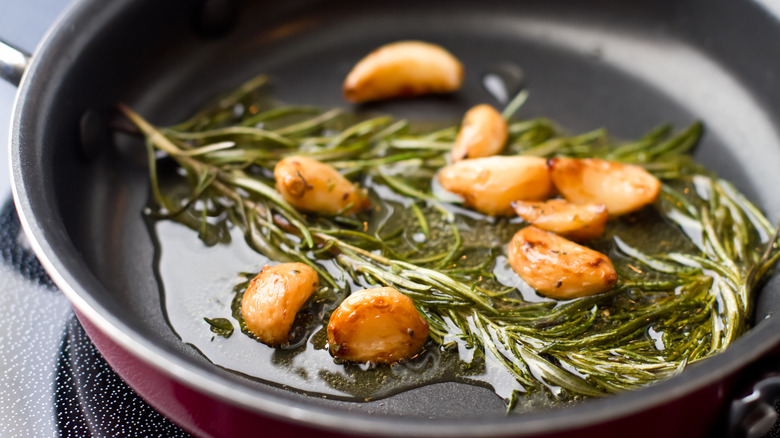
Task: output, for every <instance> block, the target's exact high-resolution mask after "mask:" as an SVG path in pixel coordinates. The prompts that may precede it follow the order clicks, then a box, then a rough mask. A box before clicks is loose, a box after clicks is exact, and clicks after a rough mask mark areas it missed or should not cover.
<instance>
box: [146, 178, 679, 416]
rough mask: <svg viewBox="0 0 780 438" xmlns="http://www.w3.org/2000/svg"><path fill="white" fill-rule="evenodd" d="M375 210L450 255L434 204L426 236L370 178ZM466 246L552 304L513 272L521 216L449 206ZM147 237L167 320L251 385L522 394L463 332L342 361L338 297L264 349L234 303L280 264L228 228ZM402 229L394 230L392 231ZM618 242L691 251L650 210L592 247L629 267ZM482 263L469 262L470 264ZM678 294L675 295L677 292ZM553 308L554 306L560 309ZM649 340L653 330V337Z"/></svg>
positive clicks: (308, 311) (166, 227) (547, 391)
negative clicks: (389, 359) (331, 337)
mask: <svg viewBox="0 0 780 438" xmlns="http://www.w3.org/2000/svg"><path fill="white" fill-rule="evenodd" d="M364 184H366V185H367V186H369V187H371V189H372V197H373V201H374V205H375V208H374V209H373V210H372V211H371V212H370V213H369V214H367V215H366V216H364V217H362V218H361V220H362V223H363V224H364V225H363V226H364V227H365V229H366V230H368V231H370V232H372V231H374V230H376V228H378V227H379V226H380V224H381V227H382V229H383V233H387V234H395V235H398V239H399V240H402V241H405V242H406V245H408V246H409V247H414V246H415V245H417V244H419V243H420V242H421V241H424V242H425V244H426V248H428V249H427V250H428V251H431V252H434V253H435V252H440V251H441V250H442V249H444V248H447V247H448V245H449V244H450V241H451V240H452V236H451V235H450V234H449V233H450V232H449V231H447V230H448V227H449V224H450V223H449V222H448V221H447V216H446V215H445V214H442V213H441V212H438V213H437V212H436V209H435V208H433V207H432V206H430V205H428V206H426V205H423V206H422V209H423V211H424V212H425V215H426V217H428V221H429V227H430V231H429V233H428V235H427V236H424V235H422V233H421V230H420V229H419V224H418V223H417V222H415V220H414V219H413V214H412V212H411V210H410V203H411V202H414V201H412V200H410V199H407V198H405V197H403V196H399V195H397V194H395V193H394V192H392V191H391V190H390V189H389V188H387V187H385V186H382V185H381V184H376V183H372V182H371V181H370V180H367V181H364ZM445 208H446V210H448V213H449V214H450V215H451V216H450V219H451V220H453V223H455V224H456V225H457V226H458V229H459V230H460V233H461V237H462V239H463V247H464V251H463V253H462V254H463V256H461V257H460V259H459V260H458V261H457V263H460V264H461V265H469V264H472V265H473V264H479V263H480V262H481V260H480V259H481V258H484V257H487V256H488V255H489V254H491V253H492V254H493V256H494V260H493V262H492V263H490V265H489V266H488V268H487V269H488V270H489V271H490V272H491V273H492V278H491V279H490V280H489V281H490V282H492V283H493V285H494V286H497V287H502V288H506V287H510V288H513V289H514V290H515V291H514V292H513V294H515V296H516V297H517V298H522V299H523V300H525V301H527V302H541V301H549V302H551V303H555V302H554V301H552V300H550V299H548V298H544V297H542V296H540V295H538V294H537V293H536V292H535V291H534V290H533V289H532V288H530V287H529V286H528V285H527V284H525V282H523V280H522V279H520V278H519V277H518V276H517V275H516V274H515V273H514V272H513V271H512V269H511V267H510V266H509V264H508V262H507V259H506V246H507V243H508V242H509V240H510V239H511V237H512V235H513V234H514V233H515V232H516V231H517V230H519V229H520V228H522V227H523V226H525V225H524V224H523V222H522V221H521V220H520V219H519V218H515V219H495V218H487V217H484V216H481V215H479V214H475V213H473V212H471V211H468V210H465V209H463V208H461V207H459V206H457V205H445ZM150 230H151V232H152V233H153V234H154V237H155V239H156V242H157V244H158V247H157V250H158V256H157V273H158V276H159V282H160V286H161V291H162V294H163V297H164V299H163V303H164V307H165V309H164V310H165V313H166V315H167V318H168V321H169V323H170V325H171V327H172V328H173V330H174V331H175V332H176V333H177V334H178V336H179V337H180V338H181V340H182V341H183V342H185V343H187V344H189V345H191V346H192V347H193V348H196V349H197V350H198V351H199V352H200V353H201V354H203V355H204V356H205V357H206V358H208V359H209V360H210V361H211V362H213V363H214V364H215V365H217V366H220V367H223V368H225V369H228V370H231V371H233V372H236V373H240V374H243V375H245V376H249V377H251V378H254V379H258V380H261V381H263V382H267V383H269V384H272V385H277V386H280V387H284V388H286V389H290V390H294V391H299V392H302V393H307V394H311V395H312V396H317V397H325V398H333V399H339V400H353V401H364V400H374V399H379V398H383V397H387V396H391V395H393V394H396V393H399V392H402V391H405V390H409V389H412V388H416V387H420V386H423V385H428V384H432V383H438V382H443V381H458V382H465V383H470V384H474V385H479V386H483V387H488V388H490V389H492V390H493V391H494V392H495V393H496V394H497V396H498V397H501V398H503V399H505V400H508V399H509V398H510V397H511V396H512V394H513V392H515V391H519V392H525V390H524V389H523V388H522V386H521V385H520V384H518V383H517V382H516V381H515V379H514V378H513V377H512V375H511V374H510V373H509V372H508V371H507V370H506V369H505V368H504V366H503V365H501V364H500V363H499V362H498V361H497V360H496V359H494V358H492V357H491V356H490V354H489V353H487V354H486V353H483V352H481V351H475V349H474V348H471V346H470V345H467V344H466V343H465V342H464V341H462V340H461V339H460V338H459V337H458V336H457V335H458V333H459V331H458V329H457V328H455V327H453V330H452V335H450V336H447V337H446V338H445V340H444V341H445V342H444V345H443V346H442V345H438V344H436V343H434V342H432V341H430V340H429V341H428V343H427V344H426V346H425V349H424V351H423V352H422V353H420V354H419V355H417V356H416V357H414V358H413V359H411V360H409V361H406V362H403V363H399V364H395V365H392V366H388V365H380V366H372V365H364V364H351V363H347V364H345V363H342V362H340V361H339V360H336V359H334V358H333V357H332V356H331V355H330V353H329V351H328V348H327V342H326V330H325V326H326V325H327V319H328V317H329V314H330V311H332V310H333V309H334V308H335V307H336V306H337V305H338V301H339V298H338V296H337V295H338V294H335V293H334V292H333V291H320V294H318V295H317V297H316V298H314V299H312V300H310V302H309V303H308V304H307V306H306V308H305V309H304V311H303V314H304V315H305V317H303V318H299V320H298V321H297V322H296V330H297V332H298V335H297V336H296V337H295V338H296V339H295V340H294V342H293V343H292V344H291V345H289V346H285V347H282V348H271V347H268V346H266V345H264V344H262V343H260V342H258V341H257V340H255V339H254V338H252V337H251V336H249V335H247V334H246V333H242V332H241V330H240V325H239V322H238V320H237V319H236V318H235V313H234V308H233V305H234V303H235V302H238V300H237V298H240V293H241V288H240V285H241V284H242V283H245V282H246V280H247V279H248V278H251V276H252V275H254V274H255V273H257V272H259V271H260V270H261V269H262V268H263V266H265V265H266V264H274V263H276V262H275V261H273V260H269V259H268V258H266V257H264V256H263V255H260V254H259V253H257V252H256V251H254V250H253V249H252V247H251V246H250V245H249V244H247V243H246V241H245V239H244V235H243V232H242V230H241V229H239V228H238V227H236V226H232V225H226V226H225V227H224V230H223V232H222V234H221V236H220V237H219V238H218V239H216V240H212V241H211V242H210V244H209V245H206V244H204V241H203V240H201V239H200V238H199V235H198V233H197V232H194V231H193V229H191V228H190V227H188V226H185V225H183V224H181V223H179V222H176V221H172V220H153V221H150ZM396 231H397V232H396ZM616 238H619V239H620V241H622V242H625V243H627V244H629V245H632V246H635V247H640V248H641V247H646V246H649V245H652V247H653V248H655V249H656V250H657V249H659V248H660V249H661V250H662V251H663V250H668V251H679V250H690V249H692V248H693V246H692V244H691V243H690V240H688V239H687V238H685V237H684V235H683V232H682V231H681V230H680V229H679V228H678V227H675V226H672V225H671V224H670V223H668V222H667V221H665V220H664V219H663V218H662V217H661V216H660V215H659V214H658V212H657V211H656V210H655V209H654V208H652V207H651V208H646V209H645V210H644V211H642V212H640V213H638V214H633V215H629V216H626V217H624V218H621V219H618V220H612V221H610V223H609V226H608V230H607V232H606V235H605V236H604V237H603V238H602V239H599V240H597V241H595V242H593V243H592V246H594V247H595V248H596V249H598V250H600V251H602V252H604V253H607V254H609V255H610V257H611V258H612V259H613V261H614V262H615V264H616V265H617V266H621V265H626V264H629V263H630V260H628V259H625V258H621V256H620V254H619V252H618V251H617V250H616V244H615V241H616ZM469 257H471V258H474V259H476V260H468V258H469ZM318 262H319V263H320V265H321V266H322V267H323V268H324V269H326V270H327V271H328V272H329V273H330V274H331V275H332V276H333V277H334V278H335V279H336V280H337V282H339V284H341V285H342V286H344V288H345V289H346V290H352V291H354V290H358V289H362V288H366V287H371V286H372V285H371V284H370V283H369V282H367V281H366V279H364V278H357V279H352V278H349V277H348V276H346V275H345V274H344V272H343V270H342V269H340V268H339V267H338V266H337V265H336V264H335V263H334V262H333V261H331V260H328V259H323V258H320V259H319V260H318ZM671 293H673V292H671ZM554 305H557V304H554ZM204 317H207V318H212V319H213V318H225V319H226V320H228V321H230V323H231V324H232V325H233V327H234V332H233V334H232V335H231V336H229V337H223V336H219V335H217V334H215V333H214V332H212V331H211V326H210V325H209V324H208V323H207V322H206V321H205V320H204ZM648 336H650V337H652V336H653V332H648ZM538 389H540V391H535V393H534V394H533V396H531V397H522V398H521V402H520V403H518V405H517V408H516V410H517V411H530V410H534V409H539V408H542V407H544V408H547V407H549V406H551V405H561V404H564V403H570V402H572V401H576V397H571V396H569V395H567V394H565V392H561V391H560V388H557V387H555V386H542V385H541V384H540V386H539V388H538Z"/></svg>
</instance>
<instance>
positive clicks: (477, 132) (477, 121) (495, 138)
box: [452, 104, 508, 162]
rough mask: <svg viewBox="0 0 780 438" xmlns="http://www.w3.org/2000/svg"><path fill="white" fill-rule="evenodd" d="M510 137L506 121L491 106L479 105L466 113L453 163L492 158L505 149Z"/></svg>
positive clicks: (453, 154) (456, 142)
mask: <svg viewBox="0 0 780 438" xmlns="http://www.w3.org/2000/svg"><path fill="white" fill-rule="evenodd" d="M507 136H508V128H507V125H506V121H505V120H504V118H503V117H501V114H500V113H499V112H498V111H496V110H495V108H493V107H492V106H490V105H485V104H483V105H477V106H475V107H474V108H471V109H470V110H468V112H466V115H465V116H464V117H463V123H462V125H461V128H460V132H459V133H458V138H457V139H456V140H455V146H454V147H453V149H452V161H453V162H457V161H460V160H464V159H466V158H482V157H490V156H493V155H495V154H497V153H499V152H501V149H503V148H504V143H506V139H507Z"/></svg>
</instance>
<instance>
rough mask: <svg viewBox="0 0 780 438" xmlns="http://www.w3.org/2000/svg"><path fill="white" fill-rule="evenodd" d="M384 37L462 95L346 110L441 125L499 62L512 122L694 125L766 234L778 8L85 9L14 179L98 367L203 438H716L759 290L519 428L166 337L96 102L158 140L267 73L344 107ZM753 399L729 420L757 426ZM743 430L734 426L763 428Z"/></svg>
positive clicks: (471, 393)
mask: <svg viewBox="0 0 780 438" xmlns="http://www.w3.org/2000/svg"><path fill="white" fill-rule="evenodd" d="M401 39H421V40H426V41H432V42H436V43H439V44H442V45H444V46H445V47H447V48H449V49H450V50H451V51H452V52H453V53H454V54H455V55H456V56H457V57H459V58H460V59H461V60H462V61H463V62H464V64H465V67H466V82H465V85H464V88H463V89H462V90H461V91H459V92H458V93H456V94H455V95H452V96H447V97H433V98H422V99H416V100H413V101H393V102H386V103H379V104H373V105H370V106H368V107H360V108H356V109H357V110H361V111H362V110H371V111H381V112H389V113H391V114H394V115H396V116H399V117H408V118H414V119H420V118H422V119H425V118H426V117H427V118H430V117H431V115H432V114H433V115H435V117H436V118H438V119H439V120H457V119H458V118H459V117H460V116H461V115H462V114H463V112H464V111H465V109H467V108H468V107H470V106H471V105H473V104H476V103H480V102H485V101H488V102H491V103H494V104H497V103H496V102H493V101H490V99H492V97H491V96H490V95H489V94H487V93H486V91H485V88H484V87H483V85H482V83H481V80H482V77H483V75H484V74H486V73H489V72H491V71H492V69H494V68H496V66H498V65H503V64H505V63H511V64H513V65H518V66H520V67H521V68H522V70H523V72H524V76H525V84H526V85H527V87H528V89H529V90H530V92H531V96H532V97H531V99H530V100H529V101H528V103H527V105H526V106H524V107H523V109H522V111H521V113H520V117H532V116H540V115H543V116H548V117H551V118H553V119H555V120H557V121H559V122H560V123H561V124H562V125H563V126H566V127H568V128H571V129H572V130H585V129H592V128H595V127H600V126H606V127H608V128H609V129H610V131H611V132H612V133H613V135H615V136H617V137H626V138H630V137H636V136H638V135H640V134H641V133H643V132H645V131H646V130H647V129H649V128H650V127H653V126H655V125H657V124H658V123H660V122H671V123H674V124H676V125H677V126H684V125H686V124H688V123H690V122H691V121H693V120H697V119H698V120H702V121H704V123H705V125H706V126H707V132H706V135H705V136H704V138H703V140H702V142H701V144H700V146H699V148H698V151H697V153H696V157H697V159H698V160H699V161H701V162H702V163H704V164H705V165H706V166H708V167H709V168H711V169H713V170H715V171H717V172H718V173H719V174H720V175H721V176H723V177H725V178H727V179H729V180H731V181H732V182H734V183H735V184H736V185H737V187H738V188H739V189H740V190H742V191H743V192H744V193H745V194H746V195H747V196H748V197H749V198H750V199H752V200H753V201H754V202H756V203H757V204H758V205H760V206H761V207H762V208H763V209H764V211H765V212H766V213H767V214H768V217H769V218H770V219H771V220H776V219H777V218H778V217H779V216H780V196H778V193H777V187H778V186H780V172H778V169H780V147H778V146H779V145H780V142H779V141H778V140H779V139H780V138H779V137H778V127H780V43H778V42H780V8H778V7H777V5H776V4H772V3H769V2H768V1H766V2H763V1H757V0H756V1H743V2H733V1H727V0H666V1H662V0H658V1H639V2H623V1H617V0H596V1H590V2H582V1H573V0H572V1H554V2H550V1H499V0H490V1H485V2H479V3H477V2H469V1H446V2H445V1H429V2H419V1H405V0H400V1H393V2H358V1H348V0H344V1H315V0H294V1H286V2H260V1H256V2H250V1H245V2H242V1H238V0H236V1H230V0H202V1H192V0H167V1H165V2H160V1H154V0H114V1H111V2H105V1H100V0H84V1H80V2H78V3H76V4H75V5H73V7H71V8H70V9H69V10H68V11H67V13H66V14H65V15H64V16H63V17H62V18H61V19H60V20H59V21H58V23H57V24H56V25H55V26H54V28H53V29H52V30H51V31H50V33H49V34H48V36H47V37H46V38H45V40H44V41H43V43H42V44H41V46H40V47H39V48H38V49H37V51H36V53H35V54H34V56H33V58H32V61H31V62H30V64H29V66H27V68H26V71H25V72H24V76H23V78H22V80H21V83H20V87H19V98H18V100H17V104H16V108H15V112H14V118H13V128H12V134H11V166H12V177H13V192H14V199H15V202H16V205H17V209H18V211H19V214H20V217H21V220H22V223H23V226H24V228H25V230H26V232H27V234H28V236H29V237H30V239H31V241H32V246H33V247H34V249H35V252H36V254H37V255H38V256H39V258H40V260H41V262H42V263H43V264H44V266H45V267H46V269H47V270H48V272H49V273H50V274H51V276H52V278H53V279H54V281H55V282H56V284H57V285H58V286H59V287H60V288H61V289H62V291H63V293H65V294H66V295H67V297H68V298H69V299H70V301H71V302H72V303H73V306H74V308H75V310H76V312H77V315H78V316H79V318H80V320H81V321H82V324H83V325H84V326H85V328H86V329H87V331H88V333H89V335H90V337H91V338H92V340H93V341H94V342H95V344H96V345H97V346H98V348H99V349H100V351H101V352H102V353H103V354H104V356H105V357H106V359H107V360H108V361H109V363H110V364H111V365H112V366H113V367H114V368H115V369H116V370H117V372H118V373H119V374H120V375H121V376H122V377H123V378H124V379H126V380H127V381H128V383H129V384H130V385H131V386H132V387H133V388H134V389H135V390H136V391H137V392H139V393H140V394H141V395H142V396H143V397H144V398H145V399H146V400H147V401H148V402H149V403H150V404H152V405H153V406H154V407H156V408H157V409H158V410H160V411H161V412H162V413H164V414H165V415H167V416H169V417H170V418H171V419H172V420H174V421H175V422H177V423H178V424H180V425H181V426H182V427H184V428H185V429H187V430H188V431H190V432H192V433H194V434H197V435H202V436H238V435H239V434H241V435H247V434H252V435H255V434H257V435H259V434H271V433H286V434H292V435H300V434H304V433H307V434H308V433H314V432H316V433H318V434H320V435H322V436H327V435H338V434H348V435H361V434H362V435H369V434H370V435H386V436H401V435H404V436H551V435H556V436H604V435H619V436H622V435H625V434H629V433H630V434H632V435H634V436H712V435H714V434H716V433H718V432H719V431H720V430H721V429H722V427H725V426H724V424H723V423H720V422H718V418H720V417H721V416H722V414H724V412H725V411H726V408H727V405H728V402H729V401H731V400H732V397H735V396H737V395H738V391H739V388H740V386H739V385H740V384H741V383H740V382H739V380H740V379H738V378H737V376H745V375H747V374H749V373H752V371H751V370H753V369H754V367H756V366H758V365H757V361H759V359H761V358H766V357H768V356H771V355H772V352H773V351H774V350H775V349H776V347H777V346H778V344H780V321H779V320H778V319H777V318H774V317H773V315H774V312H775V311H776V309H777V308H778V307H780V283H778V281H777V280H772V281H770V282H769V283H768V284H767V285H766V286H765V287H764V288H763V290H762V291H761V293H760V296H759V299H758V303H757V310H756V315H755V321H756V324H755V327H754V328H753V329H751V330H750V331H749V332H748V333H747V334H746V335H745V336H744V337H742V338H741V339H740V340H739V341H738V342H737V343H736V344H734V345H733V346H732V347H731V348H730V349H729V350H727V351H725V352H724V353H722V354H720V355H718V356H717V357H714V358H712V359H709V360H706V361H703V362H702V363H699V364H697V365H695V366H691V367H690V368H689V369H688V370H686V371H685V372H683V373H682V374H680V375H679V376H677V377H674V378H672V379H670V380H668V381H665V382H662V383H660V384H657V385H654V386H652V387H649V388H646V389H643V390H640V391H635V392H629V393H625V394H620V395H616V396H612V397H607V398H604V399H597V400H590V401H587V402H584V403H581V404H578V405H575V406H571V407H567V408H563V409H551V410H547V411H542V412H534V413H528V414H521V415H508V416H507V415H505V414H504V412H503V409H502V403H501V402H500V400H498V398H497V397H496V396H495V395H494V394H493V393H492V392H491V391H489V390H488V389H487V388H484V387H479V386H473V385H464V384H461V383H455V382H442V383H438V384H432V385H428V386H423V387H421V388H418V389H415V390H411V391H408V392H404V393H401V394H399V395H397V396H393V397H390V398H387V399H382V400H376V401H371V402H365V403H355V402H345V401H338V400H323V399H321V398H318V397H312V396H310V395H306V394H304V393H300V392H296V391H290V390H286V389H284V388H280V387H278V386H275V385H274V384H273V383H272V382H264V381H261V380H258V379H252V378H249V377H247V376H244V375H240V374H238V373H234V372H231V371H229V370H226V369H223V368H220V367H217V366H215V365H214V364H212V363H211V362H209V361H208V360H207V359H206V358H205V357H204V356H203V355H201V354H199V353H198V352H197V351H196V350H195V349H194V348H192V347H190V346H188V345H187V344H185V343H183V342H182V341H181V340H180V338H179V337H178V336H177V335H176V333H174V331H173V330H172V329H171V327H170V325H169V324H168V323H167V321H166V316H165V312H164V311H163V305H162V303H161V288H160V285H159V284H158V282H157V280H156V277H155V271H154V265H155V254H156V253H155V245H154V240H153V236H152V235H151V234H150V231H149V228H148V227H147V226H146V223H145V221H144V218H143V216H142V214H141V211H142V209H143V207H144V205H145V203H146V202H147V199H148V189H149V188H148V183H147V169H146V167H145V164H144V163H145V151H144V149H143V147H142V142H141V140H140V139H138V138H133V137H131V136H127V135H120V134H115V133H114V132H113V131H111V129H110V125H111V121H112V119H113V118H114V117H115V113H114V112H113V108H114V105H115V103H117V102H124V103H127V104H128V105H129V106H131V107H133V108H134V109H135V110H136V111H137V112H139V113H140V114H142V115H144V116H145V117H147V118H148V119H149V120H151V121H152V122H154V123H157V124H171V123H175V122H178V121H181V120H183V119H184V118H186V117H187V116H188V115H190V114H191V113H192V112H194V111H195V110H196V109H197V108H198V107H199V106H200V105H202V104H203V103H205V102H206V101H208V100H209V98H211V97H212V96H214V95H215V94H218V93H220V92H222V91H225V90H229V89H231V88H233V87H235V86H236V85H238V84H239V83H241V82H242V81H244V80H245V79H247V78H249V77H251V76H254V75H255V74H257V73H260V72H265V73H268V74H270V75H271V76H272V77H273V78H274V83H275V87H276V91H277V93H276V95H277V96H279V97H280V98H281V99H283V100H285V101H287V102H290V103H300V104H315V105H321V106H323V107H333V106H345V102H344V101H343V100H342V98H341V96H340V86H339V85H340V83H341V80H342V79H343V77H344V75H345V74H346V73H347V71H348V70H349V68H350V67H351V66H352V65H353V64H354V62H355V61H356V60H358V59H359V58H360V57H362V56H363V55H364V54H365V53H367V52H368V51H370V50H371V49H373V48H375V47H376V46H378V45H380V44H383V43H387V42H391V41H395V40H401ZM7 66H8V63H6V64H4V65H3V67H7ZM7 71H11V72H12V73H13V71H14V70H13V69H10V70H7ZM15 71H20V70H19V69H17V70H15ZM12 73H11V74H7V75H6V76H9V77H10V76H12V75H13V74H12ZM182 269H192V268H191V267H188V266H182ZM764 360H766V359H764ZM765 383H766V382H765ZM770 383H771V382H770ZM766 392H767V393H771V392H772V391H771V390H767V391H766ZM757 394H758V395H761V393H760V391H759V392H758V393H757ZM753 398H754V399H756V398H760V397H758V396H754V397H753ZM750 403H751V402H750V400H747V401H743V402H742V407H743V408H745V409H746V411H745V412H747V414H745V415H743V416H742V417H738V418H737V419H736V421H737V423H739V422H740V421H742V420H745V419H746V418H747V419H748V420H749V419H750V418H753V419H754V420H755V418H757V417H756V415H758V414H760V413H761V412H763V411H760V410H755V409H754V408H755V406H754V405H751V404H750ZM765 403H770V404H771V403H773V401H772V400H765ZM761 406H764V407H766V404H764V405H761ZM751 409H752V410H751ZM756 409H757V408H756ZM757 412H758V414H757ZM751 415H752V416H751ZM759 417H760V418H759V419H760V420H766V419H767V418H770V417H771V416H766V415H765V416H759ZM746 421H747V420H746ZM740 424H741V423H740ZM738 426H739V424H738ZM742 426H745V427H746V428H747V429H745V428H744V427H743V428H742V429H740V428H739V427H736V428H735V429H734V430H735V431H736V432H737V433H745V431H746V430H747V431H748V432H749V431H750V430H751V429H750V427H753V429H752V431H753V433H756V431H757V430H760V429H761V427H759V426H761V424H758V426H757V423H756V422H755V421H752V422H751V421H747V422H746V423H744V424H742Z"/></svg>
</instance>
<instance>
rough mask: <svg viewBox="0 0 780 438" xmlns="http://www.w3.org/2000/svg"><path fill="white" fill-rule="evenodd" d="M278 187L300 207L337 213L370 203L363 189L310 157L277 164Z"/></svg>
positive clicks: (366, 206) (293, 158)
mask: <svg viewBox="0 0 780 438" xmlns="http://www.w3.org/2000/svg"><path fill="white" fill-rule="evenodd" d="M274 178H275V179H276V190H277V191H278V192H279V193H281V195H282V197H283V198H284V200H285V201H287V202H289V203H290V204H291V205H292V206H294V207H295V208H297V209H299V210H303V211H308V212H313V213H320V214H326V215H334V214H339V213H344V214H350V213H354V212H356V211H359V210H363V209H366V208H368V207H369V206H370V201H369V200H368V197H367V195H366V193H365V192H364V191H363V190H360V189H359V188H357V187H356V186H355V185H354V184H352V183H351V182H349V181H348V180H347V179H346V178H344V176H342V175H341V174H340V173H339V172H338V171H337V170H336V169H334V168H332V167H330V166H329V165H327V164H325V163H320V162H319V161H317V160H312V159H311V158H307V157H300V156H294V157H288V158H285V159H283V160H281V161H279V162H278V163H277V164H276V167H275V168H274Z"/></svg>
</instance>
